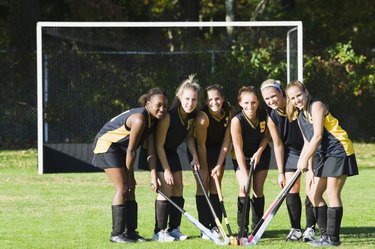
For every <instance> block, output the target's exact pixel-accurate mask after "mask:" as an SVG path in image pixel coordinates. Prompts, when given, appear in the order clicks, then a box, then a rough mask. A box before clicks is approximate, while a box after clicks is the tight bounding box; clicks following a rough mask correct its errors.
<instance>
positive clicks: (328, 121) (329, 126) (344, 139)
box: [324, 113, 354, 156]
mask: <svg viewBox="0 0 375 249" xmlns="http://www.w3.org/2000/svg"><path fill="white" fill-rule="evenodd" d="M324 128H325V129H326V130H327V131H328V132H329V133H331V134H332V136H334V137H335V138H336V139H337V140H339V141H340V143H341V144H342V146H343V147H344V150H345V152H346V155H347V156H350V155H353V154H354V147H353V143H352V141H351V140H350V139H349V137H348V134H347V133H346V131H345V130H344V129H343V128H341V126H340V125H339V121H338V120H337V119H336V118H335V117H333V116H332V115H331V113H328V114H327V115H326V116H325V118H324Z"/></svg>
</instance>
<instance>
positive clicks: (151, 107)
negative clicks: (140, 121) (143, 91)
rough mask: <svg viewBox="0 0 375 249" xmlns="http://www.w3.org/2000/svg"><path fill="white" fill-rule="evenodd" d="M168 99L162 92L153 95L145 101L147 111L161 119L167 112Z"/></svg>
mask: <svg viewBox="0 0 375 249" xmlns="http://www.w3.org/2000/svg"><path fill="white" fill-rule="evenodd" d="M167 107H168V99H167V97H165V96H164V95H162V94H156V95H153V96H152V97H151V98H150V100H149V101H147V103H146V108H147V110H148V112H149V113H150V114H151V115H152V116H153V117H154V118H156V119H162V118H163V117H164V115H165V114H166V113H167Z"/></svg>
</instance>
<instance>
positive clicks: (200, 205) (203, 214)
mask: <svg viewBox="0 0 375 249" xmlns="http://www.w3.org/2000/svg"><path fill="white" fill-rule="evenodd" d="M195 204H196V206H197V211H198V219H199V222H200V223H202V225H203V226H205V227H207V228H209V226H210V222H211V217H212V214H211V212H210V207H209V206H208V204H207V200H206V197H204V196H203V195H196V196H195Z"/></svg>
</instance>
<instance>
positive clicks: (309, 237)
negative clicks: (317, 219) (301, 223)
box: [302, 227, 315, 242]
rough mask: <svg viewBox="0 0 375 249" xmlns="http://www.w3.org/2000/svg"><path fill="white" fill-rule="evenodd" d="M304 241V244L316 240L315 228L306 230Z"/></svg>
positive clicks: (303, 236)
mask: <svg viewBox="0 0 375 249" xmlns="http://www.w3.org/2000/svg"><path fill="white" fill-rule="evenodd" d="M302 240H303V241H304V242H310V241H313V240H315V231H314V228H313V227H308V228H306V230H305V231H304V232H303V235H302Z"/></svg>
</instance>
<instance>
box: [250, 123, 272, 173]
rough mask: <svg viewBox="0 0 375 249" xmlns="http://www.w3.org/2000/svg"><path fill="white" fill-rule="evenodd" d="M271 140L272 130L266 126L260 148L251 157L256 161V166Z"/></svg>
mask: <svg viewBox="0 0 375 249" xmlns="http://www.w3.org/2000/svg"><path fill="white" fill-rule="evenodd" d="M269 141H270V132H269V130H268V127H267V126H265V131H264V134H263V138H262V140H261V141H260V144H259V147H258V150H257V151H256V152H255V153H254V155H253V156H252V158H251V161H253V162H254V165H255V166H256V165H258V163H259V161H260V157H261V156H262V153H263V151H264V150H265V149H266V147H267V146H268V143H269Z"/></svg>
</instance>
